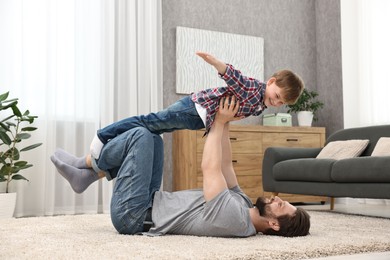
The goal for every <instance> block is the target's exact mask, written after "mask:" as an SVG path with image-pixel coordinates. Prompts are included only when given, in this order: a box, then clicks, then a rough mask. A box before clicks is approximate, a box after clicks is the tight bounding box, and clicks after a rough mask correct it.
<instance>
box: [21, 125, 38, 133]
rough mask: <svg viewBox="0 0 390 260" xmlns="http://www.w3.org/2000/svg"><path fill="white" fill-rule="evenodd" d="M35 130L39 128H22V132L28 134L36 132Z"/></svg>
mask: <svg viewBox="0 0 390 260" xmlns="http://www.w3.org/2000/svg"><path fill="white" fill-rule="evenodd" d="M35 130H37V128H36V127H31V126H28V127H23V128H22V131H26V132H31V131H35Z"/></svg>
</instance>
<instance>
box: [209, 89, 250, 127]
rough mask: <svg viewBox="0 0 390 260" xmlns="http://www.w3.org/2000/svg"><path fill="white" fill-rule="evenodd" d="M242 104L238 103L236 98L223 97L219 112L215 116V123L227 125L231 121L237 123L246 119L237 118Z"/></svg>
mask: <svg viewBox="0 0 390 260" xmlns="http://www.w3.org/2000/svg"><path fill="white" fill-rule="evenodd" d="M239 106H240V104H239V102H236V97H235V96H226V97H222V98H221V99H220V101H219V110H218V112H217V114H216V115H215V122H216V123H221V124H225V123H227V122H230V121H236V120H240V119H242V118H244V117H243V116H241V117H236V116H235V115H236V114H237V111H238V108H239Z"/></svg>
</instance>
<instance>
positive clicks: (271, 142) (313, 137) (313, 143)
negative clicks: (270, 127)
mask: <svg viewBox="0 0 390 260" xmlns="http://www.w3.org/2000/svg"><path fill="white" fill-rule="evenodd" d="M272 146H273V147H278V146H279V147H305V148H315V147H321V137H320V135H319V134H300V133H264V134H263V149H264V150H265V149H267V148H268V147H272ZM264 150H263V151H264Z"/></svg>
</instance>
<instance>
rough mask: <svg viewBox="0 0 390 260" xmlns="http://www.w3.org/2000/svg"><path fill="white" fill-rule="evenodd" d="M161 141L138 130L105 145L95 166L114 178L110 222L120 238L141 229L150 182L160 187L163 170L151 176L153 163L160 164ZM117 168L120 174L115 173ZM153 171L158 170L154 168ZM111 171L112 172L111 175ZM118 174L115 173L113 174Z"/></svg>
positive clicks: (149, 205)
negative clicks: (120, 235)
mask: <svg viewBox="0 0 390 260" xmlns="http://www.w3.org/2000/svg"><path fill="white" fill-rule="evenodd" d="M162 157H163V147H162V141H161V137H159V136H158V135H155V134H151V133H150V132H149V131H148V130H147V129H145V128H142V127H137V128H134V129H132V130H129V131H127V132H125V133H123V134H121V135H120V136H117V137H116V138H114V139H113V140H111V141H110V142H109V143H107V144H106V145H105V146H104V148H103V150H102V155H101V157H100V159H99V160H97V166H98V167H99V169H101V170H104V171H108V172H109V174H110V177H111V178H115V177H116V183H115V186H114V192H113V196H112V199H111V220H112V223H113V225H114V227H115V228H116V229H117V231H118V232H119V233H121V234H135V233H138V232H141V231H142V229H143V221H144V220H145V216H146V211H147V209H149V208H150V207H151V206H152V199H153V193H152V191H153V190H150V187H151V184H152V182H153V183H154V181H155V180H153V181H152V178H156V180H157V182H159V183H155V184H153V187H156V186H160V185H161V176H158V175H162V169H161V170H160V171H159V172H158V174H157V175H155V176H154V171H155V165H154V163H155V162H158V161H161V160H162ZM118 167H119V170H117V169H118ZM156 167H159V166H158V165H156ZM110 169H115V170H114V172H110ZM116 171H117V172H116Z"/></svg>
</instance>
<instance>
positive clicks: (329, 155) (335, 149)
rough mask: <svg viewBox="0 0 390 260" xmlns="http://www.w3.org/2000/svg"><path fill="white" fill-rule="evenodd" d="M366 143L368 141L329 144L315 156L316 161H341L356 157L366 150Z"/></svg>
mask: <svg viewBox="0 0 390 260" xmlns="http://www.w3.org/2000/svg"><path fill="white" fill-rule="evenodd" d="M368 143H369V140H368V139H365V140H346V141H334V142H330V143H328V144H327V145H326V146H325V147H324V148H323V149H322V150H321V152H320V153H319V154H318V155H317V159H335V160H341V159H346V158H352V157H357V156H359V155H361V154H362V152H363V151H364V149H366V147H367V145H368Z"/></svg>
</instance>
